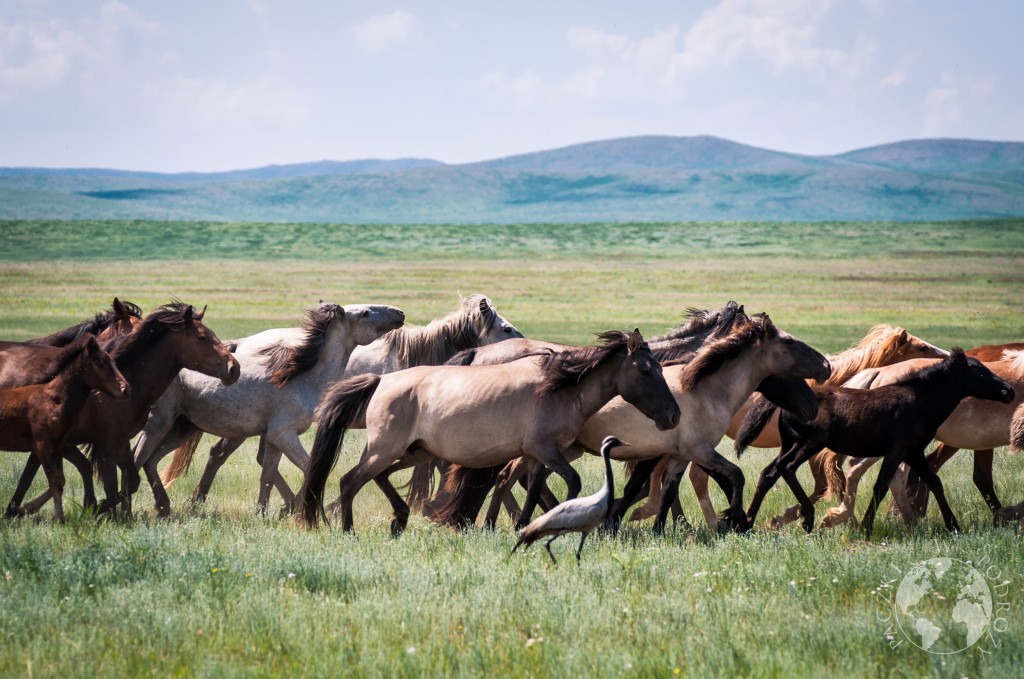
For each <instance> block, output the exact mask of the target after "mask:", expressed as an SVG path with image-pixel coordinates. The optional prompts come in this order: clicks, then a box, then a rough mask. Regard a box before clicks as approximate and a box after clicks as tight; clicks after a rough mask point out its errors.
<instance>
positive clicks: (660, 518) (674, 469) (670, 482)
mask: <svg viewBox="0 0 1024 679" xmlns="http://www.w3.org/2000/svg"><path fill="white" fill-rule="evenodd" d="M689 463H690V462H689V460H680V459H677V458H672V459H671V460H670V461H669V462H668V464H666V465H665V468H664V471H662V474H661V496H660V497H659V504H658V515H657V517H656V518H655V519H654V527H653V530H654V534H655V535H662V534H664V532H665V522H666V521H667V520H668V510H669V509H670V508H671V507H672V498H674V497H679V482H680V481H682V480H683V473H684V472H685V471H686V466H687V465H688V464H689Z"/></svg>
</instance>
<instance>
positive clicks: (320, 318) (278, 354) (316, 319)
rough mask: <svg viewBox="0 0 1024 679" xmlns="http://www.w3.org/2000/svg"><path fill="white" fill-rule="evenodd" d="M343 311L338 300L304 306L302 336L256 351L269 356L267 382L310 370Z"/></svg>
mask: <svg viewBox="0 0 1024 679" xmlns="http://www.w3.org/2000/svg"><path fill="white" fill-rule="evenodd" d="M344 313H345V309H344V308H342V307H341V306H339V305H337V304H320V305H319V306H316V307H313V308H312V309H307V310H306V318H305V319H304V320H303V321H302V339H301V340H300V341H299V342H298V343H297V344H294V345H285V344H273V345H270V346H268V347H264V348H263V349H260V350H259V351H257V352H256V354H257V355H258V356H265V357H267V359H268V361H267V366H268V369H269V372H270V383H271V384H273V385H274V386H275V387H280V386H283V385H284V384H287V382H288V381H289V380H291V379H293V378H295V377H298V376H299V375H301V374H303V373H305V372H308V371H309V370H311V369H312V368H313V366H315V365H316V364H317V362H318V361H319V360H320V352H321V351H322V350H323V348H324V343H325V342H326V341H327V329H328V328H329V327H330V325H331V321H333V320H334V319H335V318H337V317H338V315H339V314H344Z"/></svg>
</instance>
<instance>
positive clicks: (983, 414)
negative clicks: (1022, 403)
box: [935, 398, 1018, 450]
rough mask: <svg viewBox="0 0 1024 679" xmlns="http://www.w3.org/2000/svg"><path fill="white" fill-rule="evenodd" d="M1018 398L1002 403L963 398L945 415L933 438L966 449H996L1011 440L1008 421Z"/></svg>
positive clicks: (1011, 416)
mask: <svg viewBox="0 0 1024 679" xmlns="http://www.w3.org/2000/svg"><path fill="white" fill-rule="evenodd" d="M1017 403H1018V401H1017V400H1015V401H1014V403H1011V404H1005V403H998V402H995V401H979V400H977V399H973V398H969V399H965V400H964V401H962V402H961V403H960V405H959V406H957V409H956V410H954V411H953V414H952V415H950V416H949V417H948V418H946V421H945V422H943V423H942V425H941V426H940V427H939V429H938V431H937V432H936V433H935V438H936V440H938V441H941V442H942V443H945V444H947V445H950V446H955V447H957V448H964V449H966V450H984V449H986V448H998V447H1000V446H1005V445H1009V443H1010V420H1011V419H1012V418H1013V410H1014V408H1015V407H1016V405H1017Z"/></svg>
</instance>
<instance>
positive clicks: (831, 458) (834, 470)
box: [816, 448, 846, 497]
mask: <svg viewBox="0 0 1024 679" xmlns="http://www.w3.org/2000/svg"><path fill="white" fill-rule="evenodd" d="M816 457H817V458H818V462H819V463H820V464H821V465H822V469H823V470H824V471H825V481H826V483H827V484H828V485H827V486H826V494H825V497H842V496H843V493H845V492H846V475H845V474H843V461H844V460H845V459H846V456H845V455H840V454H839V453H836V452H833V451H831V450H829V449H827V448H826V449H825V450H823V451H821V452H820V453H818V455H817V456H816Z"/></svg>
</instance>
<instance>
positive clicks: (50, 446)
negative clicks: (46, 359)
mask: <svg viewBox="0 0 1024 679" xmlns="http://www.w3.org/2000/svg"><path fill="white" fill-rule="evenodd" d="M67 349H68V351H67V353H66V355H65V358H64V364H63V365H61V366H59V368H58V371H57V374H56V375H55V376H54V377H53V379H51V380H50V381H49V382H46V383H44V384H33V385H29V386H25V387H9V388H4V389H0V449H3V450H10V451H21V452H31V453H32V455H33V458H34V459H35V460H36V461H37V462H38V463H39V464H40V465H42V467H43V471H44V472H45V473H46V479H47V481H48V482H49V490H50V494H51V495H52V496H53V505H54V506H53V511H54V516H55V517H56V519H57V521H59V522H60V523H64V503H63V492H64V469H63V465H62V463H61V449H62V448H63V446H64V445H65V444H66V443H67V441H68V439H69V436H70V434H71V431H72V427H73V426H74V422H75V418H76V417H77V416H78V413H79V412H80V411H81V409H82V406H83V405H84V404H85V401H86V398H87V397H88V395H89V391H90V390H91V389H97V390H99V391H100V392H101V393H103V394H106V395H107V396H109V397H111V398H115V399H125V398H128V396H129V394H130V391H131V390H130V387H129V386H128V382H127V381H126V380H125V378H124V376H123V375H121V373H120V372H119V371H118V370H117V367H116V366H115V365H114V362H113V361H112V360H111V358H110V356H109V355H108V354H107V353H106V352H105V351H103V350H102V349H100V346H99V344H97V343H96V337H95V335H92V334H88V333H86V334H84V335H81V336H80V337H79V338H78V339H76V340H74V341H72V342H71V343H70V344H68V346H67Z"/></svg>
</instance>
